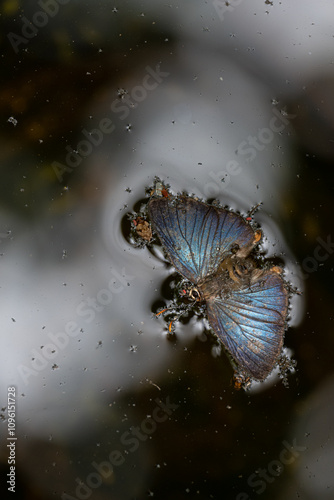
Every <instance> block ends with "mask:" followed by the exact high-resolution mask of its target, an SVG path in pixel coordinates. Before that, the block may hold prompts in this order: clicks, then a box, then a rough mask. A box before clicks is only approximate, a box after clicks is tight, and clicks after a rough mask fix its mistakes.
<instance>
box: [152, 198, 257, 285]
mask: <svg viewBox="0 0 334 500" xmlns="http://www.w3.org/2000/svg"><path fill="white" fill-rule="evenodd" d="M148 210H149V217H150V220H151V223H152V226H153V229H154V230H155V232H156V233H157V234H158V236H159V239H160V241H161V243H162V245H163V247H164V249H165V251H166V253H167V255H168V258H169V260H170V262H171V263H172V264H173V266H174V267H175V269H176V270H177V271H179V272H180V273H181V274H182V275H183V276H184V277H185V278H187V279H189V280H190V281H192V282H193V283H197V282H198V281H199V280H200V279H202V278H204V277H206V276H208V275H210V274H213V273H215V272H216V271H217V269H218V267H219V264H220V263H221V262H222V260H224V258H226V256H227V255H229V253H230V252H231V250H232V248H235V247H236V246H238V247H244V246H250V247H251V246H252V244H253V242H254V230H253V229H252V227H251V226H250V225H249V224H247V222H246V221H245V220H244V219H243V218H242V217H241V216H240V215H238V214H235V213H233V212H230V211H228V210H225V209H222V208H218V207H214V206H212V205H207V204H206V203H203V202H201V201H198V200H195V199H194V198H190V197H188V196H179V197H176V198H175V197H172V196H169V197H165V198H153V199H152V200H151V201H150V202H149V205H148Z"/></svg>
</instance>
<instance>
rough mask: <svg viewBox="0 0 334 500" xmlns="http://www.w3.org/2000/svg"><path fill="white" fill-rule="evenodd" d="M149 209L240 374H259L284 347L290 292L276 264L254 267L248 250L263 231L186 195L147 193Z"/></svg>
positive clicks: (177, 266)
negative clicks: (204, 305)
mask: <svg viewBox="0 0 334 500" xmlns="http://www.w3.org/2000/svg"><path fill="white" fill-rule="evenodd" d="M148 212H149V217H150V220H151V224H152V227H153V229H154V231H155V232H156V234H157V235H158V237H159V239H160V241H161V243H162V246H163V248H164V250H165V252H166V255H167V257H168V259H169V261H170V262H171V263H172V264H173V266H174V267H175V269H176V270H177V271H178V272H179V273H180V274H181V275H182V276H184V277H185V278H187V279H188V280H189V281H190V282H191V283H192V284H193V290H196V292H197V294H196V296H197V299H198V300H201V301H205V302H206V306H207V314H208V320H209V323H210V325H211V327H212V329H213V331H214V332H215V334H216V335H217V336H218V338H219V339H220V340H221V342H222V343H223V345H224V347H225V348H226V350H227V351H228V352H229V353H230V355H231V356H232V358H233V360H234V361H235V363H236V364H237V368H238V371H239V373H241V374H243V375H246V376H249V377H251V378H254V379H257V380H264V379H265V378H266V377H267V376H268V374H269V373H270V372H271V371H272V369H273V367H274V366H275V364H276V362H277V360H278V358H279V356H280V353H281V351H282V347H283V339H284V331H285V327H286V317H287V313H288V291H287V287H286V285H285V282H284V280H283V279H282V277H281V275H280V272H279V269H278V268H277V267H271V268H269V267H267V268H266V267H264V268H260V267H259V266H257V265H256V262H255V261H254V259H252V258H251V257H250V256H249V254H250V253H251V252H252V250H253V248H254V247H255V246H256V244H257V243H258V241H259V239H260V236H261V233H260V232H259V231H255V230H254V229H253V228H252V226H251V225H250V224H249V222H248V221H247V220H246V219H245V218H243V217H242V216H241V215H239V214H236V213H234V212H232V211H230V210H226V209H223V208H220V207H216V206H213V205H209V204H207V203H203V202H201V201H199V200H197V199H195V198H192V197H189V196H186V195H180V196H172V195H170V194H168V195H167V196H163V197H154V196H153V197H152V198H151V199H150V201H149V204H148ZM191 293H192V292H190V295H191ZM193 296H194V294H193Z"/></svg>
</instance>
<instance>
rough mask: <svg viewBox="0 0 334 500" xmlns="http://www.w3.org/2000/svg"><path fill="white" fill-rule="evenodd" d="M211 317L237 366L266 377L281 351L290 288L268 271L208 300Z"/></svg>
mask: <svg viewBox="0 0 334 500" xmlns="http://www.w3.org/2000/svg"><path fill="white" fill-rule="evenodd" d="M207 310H208V319H209V322H210V324H211V326H212V328H213V329H214V331H215V333H216V335H217V336H218V337H219V338H220V340H221V341H222V343H223V344H224V346H225V347H226V349H227V350H228V351H229V353H230V354H231V355H232V357H233V359H234V361H235V362H236V363H237V365H238V367H239V368H241V369H242V370H244V371H245V372H246V373H247V374H249V375H251V377H253V378H255V379H258V380H263V379H265V378H266V377H267V375H269V373H270V372H271V371H272V369H273V367H274V366H275V363H276V361H277V358H278V356H279V355H280V353H281V350H282V346H283V340H284V331H285V325H286V323H285V322H286V316H287V311H288V292H287V289H286V287H285V285H284V282H283V279H282V278H281V277H280V276H279V274H277V273H276V272H273V271H268V272H267V273H266V274H264V275H262V277H260V278H259V279H258V280H257V281H256V282H254V283H252V284H251V285H250V286H248V287H246V288H244V289H240V290H233V291H231V292H230V293H229V295H228V296H226V297H212V298H210V299H209V300H208V301H207Z"/></svg>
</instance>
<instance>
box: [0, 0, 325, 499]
mask: <svg viewBox="0 0 334 500" xmlns="http://www.w3.org/2000/svg"><path fill="white" fill-rule="evenodd" d="M0 14H1V24H2V29H1V35H0V40H1V65H2V71H1V87H0V116H1V149H0V159H1V162H0V168H1V183H0V203H1V205H0V309H1V337H0V339H1V346H0V352H1V353H2V354H1V363H0V370H1V372H0V373H1V377H0V381H1V392H0V394H1V396H0V399H1V401H0V402H1V417H2V422H1V450H0V459H1V474H2V481H1V487H2V489H3V493H1V498H7V497H8V498H12V496H10V495H12V493H11V492H9V491H8V486H9V485H8V484H6V481H7V480H8V476H7V474H8V473H9V464H8V457H9V448H8V447H7V444H8V440H7V437H8V411H7V407H8V402H7V389H8V387H15V392H16V437H17V442H16V464H15V467H16V468H15V481H16V486H15V489H16V498H20V499H21V498H22V499H24V500H30V499H34V500H39V499H41V500H44V499H46V500H49V499H54V498H62V499H65V500H66V499H67V500H68V499H72V500H73V498H76V499H88V498H91V499H94V500H106V499H120V500H125V499H144V498H148V497H154V498H157V499H159V500H160V499H170V498H173V499H183V498H186V499H211V498H213V499H222V498H224V499H236V500H247V499H253V498H258V497H259V498H261V499H283V498H284V499H285V500H290V499H291V500H292V499H295V498H303V499H305V500H313V499H319V498H321V499H324V500H327V499H332V498H334V476H333V473H332V469H333V460H334V440H333V435H334V429H333V421H334V418H333V416H334V415H333V414H334V376H333V352H334V349H333V348H334V336H333V333H334V332H333V284H332V283H333V279H332V276H333V253H334V247H333V244H332V241H334V230H333V216H332V211H333V210H332V207H333V177H334V176H333V168H332V165H333V158H334V97H333V85H334V69H333V44H334V21H333V20H334V6H333V2H331V1H327V0H323V1H321V2H316V3H315V2H310V1H302V0H296V1H295V2H293V3H292V2H288V0H282V1H280V2H276V1H275V0H274V1H273V2H269V1H267V0H266V1H264V0H254V1H252V2H247V1H242V0H236V1H234V2H232V1H231V2H229V3H228V2H223V1H219V0H215V1H208V2H202V1H200V0H195V1H193V2H186V1H184V0H182V1H178V2H171V3H168V4H167V3H164V2H161V1H160V0H156V1H155V2H148V1H147V0H146V1H142V2H136V1H130V0H129V1H127V0H123V1H121V2H116V3H113V2H110V1H108V2H107V1H101V2H93V1H88V0H86V1H84V0H82V1H80V0H39V1H36V2H35V1H33V2H28V1H17V0H6V1H3V2H1V6H0ZM155 176H159V177H160V178H161V179H162V180H163V181H164V182H166V183H169V184H170V185H171V189H172V190H173V191H174V192H178V191H181V190H186V191H187V192H189V193H195V194H196V195H198V196H200V197H202V198H204V199H208V198H210V199H211V198H217V199H218V200H219V201H220V202H221V203H222V204H224V205H225V204H227V205H229V206H230V207H232V208H234V209H235V210H240V211H241V212H243V213H246V212H247V211H248V210H249V209H250V207H252V206H254V205H256V204H257V203H259V202H262V203H263V205H262V207H261V210H260V211H258V212H257V214H256V216H255V218H256V220H257V221H258V222H259V223H260V224H261V227H262V228H263V232H264V234H265V236H266V239H265V240H264V242H263V250H264V251H265V252H266V254H267V256H268V257H278V258H280V259H281V260H283V262H284V263H285V267H286V278H287V279H288V280H289V281H290V282H291V283H292V285H293V286H296V287H298V289H299V290H300V291H302V292H303V294H302V295H300V296H299V295H295V296H294V297H293V298H292V301H291V312H290V320H289V324H290V327H289V329H288V331H287V334H286V340H285V345H286V347H287V349H289V352H290V353H291V354H292V355H293V357H294V358H295V359H296V361H297V369H296V371H295V373H293V374H292V375H290V376H289V387H288V388H286V387H284V385H283V384H282V382H281V381H280V380H279V378H278V377H277V376H273V377H272V378H271V379H270V380H268V381H266V382H265V383H263V384H258V385H256V386H255V387H254V389H253V390H252V391H249V392H244V391H239V392H238V391H236V390H235V389H234V388H233V384H232V383H231V379H232V375H233V370H232V367H231V366H230V364H229V361H228V359H227V358H226V356H225V355H224V354H222V355H221V356H219V355H217V350H216V348H215V345H216V341H215V338H214V337H213V336H212V335H210V334H209V332H208V331H207V330H206V329H205V324H203V322H201V321H196V318H192V320H191V321H190V322H189V323H187V324H181V323H178V324H177V325H176V335H175V336H173V337H168V336H167V333H166V324H165V323H164V321H163V319H160V318H155V317H154V315H153V313H152V310H153V309H154V305H156V304H157V303H158V302H159V301H160V303H161V304H163V303H166V304H168V298H170V297H171V296H172V295H171V294H169V295H168V291H166V287H165V286H164V284H166V279H167V278H168V277H170V276H171V275H172V273H173V269H172V268H170V267H167V266H166V265H165V263H164V262H163V259H162V258H161V255H160V258H159V250H157V254H156V255H155V254H152V253H150V251H149V250H148V249H147V248H136V247H135V246H133V245H131V244H130V243H129V240H128V227H129V224H128V223H127V222H126V221H127V215H126V214H127V213H128V212H131V211H133V210H135V209H136V210H138V208H140V206H141V200H143V199H144V197H145V188H146V187H147V186H150V185H152V183H153V180H154V177H155Z"/></svg>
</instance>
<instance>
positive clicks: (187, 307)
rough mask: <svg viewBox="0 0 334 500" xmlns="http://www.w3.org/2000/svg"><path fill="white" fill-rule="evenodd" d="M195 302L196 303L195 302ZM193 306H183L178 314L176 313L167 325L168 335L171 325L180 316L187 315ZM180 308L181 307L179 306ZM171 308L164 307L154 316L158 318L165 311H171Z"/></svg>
mask: <svg viewBox="0 0 334 500" xmlns="http://www.w3.org/2000/svg"><path fill="white" fill-rule="evenodd" d="M195 302H196V301H195ZM192 306H193V304H188V305H187V306H186V307H184V305H183V306H182V309H183V310H181V311H180V312H178V313H177V314H176V315H175V317H174V318H173V319H172V321H171V322H170V323H169V325H168V331H169V333H171V332H172V325H173V323H174V322H175V321H178V320H179V319H180V318H181V316H183V315H184V314H185V313H187V312H188V311H189V310H190V309H191V308H192ZM179 307H180V308H181V306H179ZM171 309H172V307H165V309H162V310H161V311H159V312H158V313H156V316H160V314H163V313H165V312H166V311H168V310H171Z"/></svg>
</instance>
